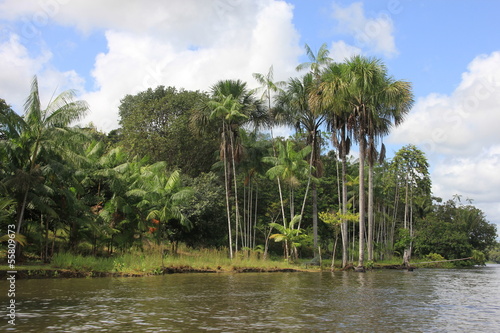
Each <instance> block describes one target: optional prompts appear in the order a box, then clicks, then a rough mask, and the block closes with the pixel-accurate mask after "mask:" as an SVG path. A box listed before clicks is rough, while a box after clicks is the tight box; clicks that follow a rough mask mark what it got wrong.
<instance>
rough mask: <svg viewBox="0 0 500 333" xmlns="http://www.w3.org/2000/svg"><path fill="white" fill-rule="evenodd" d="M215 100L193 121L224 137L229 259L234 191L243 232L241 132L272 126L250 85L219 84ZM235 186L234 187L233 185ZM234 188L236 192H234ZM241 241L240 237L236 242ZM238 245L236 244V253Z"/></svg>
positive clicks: (220, 82) (198, 113) (237, 224)
mask: <svg viewBox="0 0 500 333" xmlns="http://www.w3.org/2000/svg"><path fill="white" fill-rule="evenodd" d="M211 95H212V99H211V100H210V101H209V102H208V103H207V105H205V107H203V108H201V109H200V110H198V112H196V113H195V115H194V117H193V123H194V124H195V127H196V128H198V130H200V131H203V130H207V128H209V127H210V124H215V126H217V127H218V128H219V133H220V135H221V145H220V159H221V160H222V162H223V164H224V179H225V187H226V213H227V221H228V233H229V255H230V257H231V258H232V257H233V246H232V234H231V228H232V227H231V208H230V197H231V194H232V193H233V191H234V205H235V219H236V229H235V230H236V233H237V232H238V228H239V207H238V189H237V183H236V163H238V162H239V161H240V158H241V157H242V152H243V148H242V146H241V139H240V137H239V131H240V129H241V128H242V127H243V126H245V125H252V126H253V127H254V129H255V130H256V129H257V128H258V127H259V126H262V125H264V124H268V123H269V122H268V116H267V114H266V112H265V111H264V110H263V108H262V106H261V103H260V101H258V100H256V99H255V98H254V95H253V92H252V91H249V90H248V89H247V86H246V83H244V82H242V81H240V80H222V81H218V82H217V83H216V84H215V85H214V86H212V88H211ZM231 183H233V184H232V185H231ZM232 187H233V188H232ZM237 240H238V237H237V234H236V242H237ZM237 249H238V245H237V243H236V250H237Z"/></svg>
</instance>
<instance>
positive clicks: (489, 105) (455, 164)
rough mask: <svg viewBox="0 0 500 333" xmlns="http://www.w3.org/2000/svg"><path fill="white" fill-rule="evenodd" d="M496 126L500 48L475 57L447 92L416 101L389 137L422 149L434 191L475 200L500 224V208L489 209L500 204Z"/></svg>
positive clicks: (499, 150)
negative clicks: (405, 117)
mask: <svg viewBox="0 0 500 333" xmlns="http://www.w3.org/2000/svg"><path fill="white" fill-rule="evenodd" d="M498 124H500V51H498V52H493V53H491V54H490V55H481V56H478V57H476V58H475V59H474V60H473V61H472V62H471V63H470V64H469V66H468V70H467V71H466V72H465V73H463V75H462V81H461V82H460V84H459V85H458V87H457V88H456V89H455V91H454V92H453V93H452V94H451V95H449V96H448V95H436V94H431V95H429V96H426V97H424V98H421V99H419V100H418V101H417V103H416V105H415V106H414V108H413V110H412V111H411V112H410V114H409V116H408V118H407V120H406V121H405V122H404V123H403V124H402V125H401V126H399V127H397V128H396V129H394V130H393V132H392V133H391V135H390V137H389V141H390V142H392V143H413V144H416V145H418V146H420V147H421V149H422V150H424V151H425V152H426V155H427V156H428V158H429V160H430V164H431V167H432V181H433V192H434V194H435V195H437V196H440V197H443V198H444V199H449V198H451V196H452V195H453V194H461V195H463V196H464V198H466V197H468V198H471V199H474V204H477V206H478V207H480V208H481V207H489V208H488V209H489V210H488V212H489V214H490V215H489V218H490V219H491V220H494V221H496V222H497V223H500V209H499V208H496V209H494V210H491V207H492V205H495V204H497V203H498V202H500V192H499V191H498V189H499V188H500V173H498V170H500V135H499V134H498V133H499V132H498ZM497 205H498V204H497ZM492 211H493V213H492ZM495 212H496V213H495ZM492 214H496V215H492Z"/></svg>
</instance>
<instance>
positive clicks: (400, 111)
mask: <svg viewBox="0 0 500 333" xmlns="http://www.w3.org/2000/svg"><path fill="white" fill-rule="evenodd" d="M379 89H380V92H379V94H378V97H379V98H378V99H377V100H376V101H375V105H374V108H375V112H371V113H370V118H369V119H368V124H367V137H368V142H367V143H368V146H367V160H368V237H367V242H368V244H367V247H368V260H373V228H374V212H373V210H374V208H373V203H374V198H373V197H374V193H373V192H374V190H373V168H374V164H375V162H376V160H377V157H378V159H379V160H380V161H382V160H383V159H384V156H385V146H384V145H383V144H382V146H381V151H380V154H378V152H377V149H376V145H377V141H378V139H379V138H382V137H384V136H385V135H387V134H389V131H390V128H391V127H392V126H398V125H399V124H401V122H402V121H403V119H404V116H405V115H406V114H407V113H408V112H409V111H410V109H411V107H412V105H413V93H412V92H411V84H410V83H409V82H406V81H402V80H398V81H396V80H394V79H393V78H392V77H388V76H387V74H386V76H385V80H383V82H381V86H380V87H379ZM377 155H378V156H377Z"/></svg>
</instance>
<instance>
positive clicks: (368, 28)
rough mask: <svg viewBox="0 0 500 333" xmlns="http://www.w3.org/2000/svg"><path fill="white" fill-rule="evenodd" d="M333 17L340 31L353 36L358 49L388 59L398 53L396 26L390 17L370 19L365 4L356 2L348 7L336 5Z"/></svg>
mask: <svg viewBox="0 0 500 333" xmlns="http://www.w3.org/2000/svg"><path fill="white" fill-rule="evenodd" d="M332 16H333V18H334V19H336V20H337V22H338V26H337V29H338V31H339V32H340V33H346V34H349V35H351V36H352V37H353V38H354V39H355V44H356V45H355V46H356V47H357V48H363V49H367V50H368V51H370V52H375V53H379V54H383V55H385V56H387V57H392V56H395V55H396V54H397V53H398V51H397V48H396V44H395V41H394V26H393V23H392V20H391V18H390V17H389V16H388V15H383V13H381V14H380V15H379V16H378V17H376V18H368V17H366V15H365V12H364V8H363V3H361V2H355V3H353V4H351V5H350V6H347V7H341V6H340V5H338V4H336V3H334V4H333V13H332Z"/></svg>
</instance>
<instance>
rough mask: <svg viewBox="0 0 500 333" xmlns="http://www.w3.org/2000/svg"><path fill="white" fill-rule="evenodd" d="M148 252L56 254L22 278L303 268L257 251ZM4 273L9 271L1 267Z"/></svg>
mask: <svg viewBox="0 0 500 333" xmlns="http://www.w3.org/2000/svg"><path fill="white" fill-rule="evenodd" d="M162 253H163V251H162V250H158V249H154V248H153V249H149V250H147V251H134V252H131V253H125V254H114V255H112V256H103V257H96V256H85V255H79V254H73V253H68V252H61V253H57V254H55V255H54V256H53V257H52V259H51V262H50V263H49V264H41V263H33V262H31V263H25V264H18V265H17V266H16V270H17V271H18V272H19V274H20V276H21V277H26V278H29V277H93V276H146V275H160V274H167V273H182V272H251V271H256V272H272V271H290V270H298V269H300V267H299V265H294V264H291V263H288V262H286V261H283V260H280V259H277V260H271V259H262V257H261V254H260V253H257V252H244V253H243V252H240V253H239V254H238V255H237V256H236V257H235V258H233V259H229V258H228V257H227V251H224V250H216V249H203V250H193V249H189V250H186V249H182V250H179V252H178V253H177V254H175V255H169V254H166V255H162ZM0 269H1V270H2V272H6V271H7V270H9V268H8V267H7V266H0Z"/></svg>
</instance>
